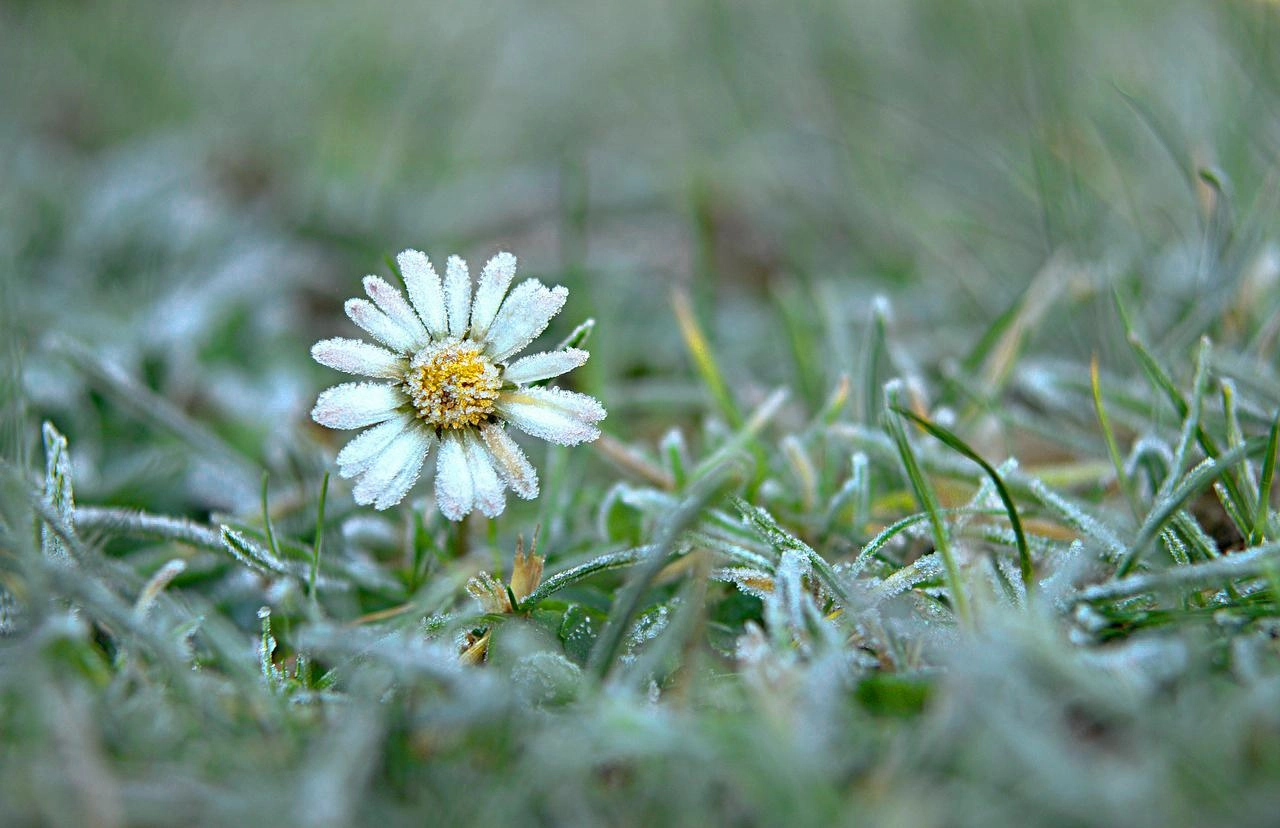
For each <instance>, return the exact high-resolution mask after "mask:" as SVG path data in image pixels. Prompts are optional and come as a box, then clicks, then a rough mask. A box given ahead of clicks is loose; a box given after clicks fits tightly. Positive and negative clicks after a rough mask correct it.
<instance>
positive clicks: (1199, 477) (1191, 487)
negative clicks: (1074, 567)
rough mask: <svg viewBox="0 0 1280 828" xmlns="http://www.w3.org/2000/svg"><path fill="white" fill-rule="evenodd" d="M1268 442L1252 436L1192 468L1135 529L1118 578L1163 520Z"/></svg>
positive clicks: (1134, 562) (1160, 527) (1148, 542)
mask: <svg viewBox="0 0 1280 828" xmlns="http://www.w3.org/2000/svg"><path fill="white" fill-rule="evenodd" d="M1266 445H1267V441H1266V440H1264V439H1263V438H1261V437H1255V438H1253V439H1251V440H1248V441H1246V442H1245V443H1243V444H1241V445H1239V446H1236V447H1235V448H1233V449H1231V450H1230V451H1228V452H1225V453H1224V454H1222V456H1221V457H1218V458H1217V459H1216V460H1215V459H1212V458H1211V459H1208V460H1206V461H1204V462H1203V463H1201V464H1200V465H1199V466H1197V467H1196V468H1195V469H1193V470H1192V471H1191V472H1190V473H1189V474H1188V475H1187V476H1186V477H1185V478H1183V480H1182V482H1181V483H1180V484H1179V485H1178V486H1177V488H1175V489H1174V490H1173V491H1172V492H1171V493H1170V494H1169V496H1168V497H1167V498H1165V499H1164V500H1163V501H1161V502H1160V503H1159V504H1157V506H1156V508H1155V509H1154V510H1153V511H1152V512H1151V514H1150V515H1148V516H1147V519H1146V521H1145V522H1144V523H1143V524H1142V527H1141V528H1140V529H1139V530H1138V535H1137V537H1136V538H1135V540H1134V542H1133V545H1132V546H1131V547H1130V548H1129V551H1128V553H1127V554H1126V556H1125V558H1124V559H1123V560H1122V561H1121V562H1120V566H1119V568H1118V569H1117V570H1116V576H1117V577H1123V576H1125V575H1127V574H1129V572H1130V571H1131V570H1132V569H1133V567H1134V566H1135V565H1137V563H1138V561H1139V560H1140V559H1141V558H1142V556H1143V554H1144V553H1145V552H1146V549H1147V547H1148V546H1150V544H1151V541H1152V540H1153V539H1154V538H1155V537H1156V536H1157V535H1158V534H1160V531H1161V530H1162V529H1163V527H1164V524H1165V521H1167V520H1169V518H1170V517H1172V516H1173V515H1174V514H1175V513H1177V511H1178V510H1179V509H1180V508H1181V507H1182V504H1183V503H1186V502H1187V501H1188V500H1189V499H1191V498H1192V497H1193V496H1195V495H1196V494H1199V493H1200V491H1201V490H1203V489H1204V487H1206V486H1208V485H1210V484H1211V483H1213V482H1214V481H1215V480H1217V479H1219V478H1220V477H1222V476H1223V474H1224V473H1225V472H1226V471H1227V470H1228V469H1230V468H1231V466H1232V465H1234V464H1235V463H1238V462H1240V460H1242V459H1244V458H1245V457H1248V456H1250V455H1251V454H1256V453H1257V452H1259V451H1261V450H1263V449H1264V448H1265V447H1266Z"/></svg>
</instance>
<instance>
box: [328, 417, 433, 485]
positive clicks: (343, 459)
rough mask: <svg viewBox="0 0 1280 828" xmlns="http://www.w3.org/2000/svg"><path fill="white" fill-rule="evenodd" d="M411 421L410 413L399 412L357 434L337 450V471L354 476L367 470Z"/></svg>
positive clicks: (344, 475)
mask: <svg viewBox="0 0 1280 828" xmlns="http://www.w3.org/2000/svg"><path fill="white" fill-rule="evenodd" d="M413 421H414V416H413V415H412V414H400V415H398V416H396V417H392V418H391V419H390V420H387V421H386V422H385V423H381V424H379V425H376V426H374V427H373V428H370V429H367V430H365V431H362V432H360V433H359V434H357V435H356V437H355V439H354V440H352V441H351V442H349V443H347V444H346V445H345V446H343V447H342V451H340V452H338V473H339V474H340V475H342V476H343V477H355V476H356V475H358V474H363V473H364V472H366V471H368V470H369V467H370V466H372V465H373V463H374V461H375V460H377V459H378V455H379V454H381V453H382V450H383V449H385V448H386V447H387V446H388V445H390V443H391V441H392V440H394V439H395V438H396V437H399V436H400V433H401V432H402V431H404V430H405V429H406V428H408V427H409V426H410V425H411V424H412V423H413Z"/></svg>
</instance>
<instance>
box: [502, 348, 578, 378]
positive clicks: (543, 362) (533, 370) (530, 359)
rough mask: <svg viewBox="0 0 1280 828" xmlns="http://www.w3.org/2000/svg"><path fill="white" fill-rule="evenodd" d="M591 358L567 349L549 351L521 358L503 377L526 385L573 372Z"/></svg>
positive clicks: (512, 364)
mask: <svg viewBox="0 0 1280 828" xmlns="http://www.w3.org/2000/svg"><path fill="white" fill-rule="evenodd" d="M588 356H590V354H588V353H587V352H586V351H580V350H578V349H577V348H567V349H565V350H563V351H548V352H546V353H542V354H532V355H530V356H527V357H521V358H520V359H517V360H516V361H515V362H513V363H511V365H509V366H508V367H507V370H506V371H504V372H503V374H502V377H503V379H505V380H506V381H507V382H512V383H515V384H516V385H524V384H525V383H529V382H537V381H538V380H544V379H551V378H552V377H558V376H560V375H561V374H563V373H565V372H567V371H572V370H573V369H574V368H577V367H578V366H579V365H582V364H583V363H585V362H586V361H587V357H588Z"/></svg>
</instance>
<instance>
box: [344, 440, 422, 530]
mask: <svg viewBox="0 0 1280 828" xmlns="http://www.w3.org/2000/svg"><path fill="white" fill-rule="evenodd" d="M432 439H433V438H432V435H431V432H430V431H428V430H427V429H425V428H422V427H420V426H419V427H411V428H408V429H406V430H405V431H403V432H401V433H400V434H399V435H398V436H396V437H395V438H394V439H392V441H391V442H390V443H389V444H388V445H387V446H386V447H385V448H384V449H383V450H382V451H381V452H380V453H379V454H378V455H377V459H376V460H375V461H374V462H373V464H372V465H370V466H369V469H368V470H367V471H366V472H365V473H364V474H362V475H360V478H359V479H358V480H357V481H356V485H355V488H354V489H352V492H351V494H352V497H354V498H355V501H356V503H359V504H361V505H363V506H367V505H369V504H373V507H374V508H375V509H387V508H390V507H391V506H394V505H396V504H397V503H399V502H400V501H401V500H403V499H404V496H405V495H406V494H407V493H408V491H409V489H410V487H412V486H413V484H414V483H415V482H416V481H417V479H418V475H419V474H420V473H421V472H422V463H423V461H424V460H426V457H427V452H428V451H429V450H430V449H431V440H432Z"/></svg>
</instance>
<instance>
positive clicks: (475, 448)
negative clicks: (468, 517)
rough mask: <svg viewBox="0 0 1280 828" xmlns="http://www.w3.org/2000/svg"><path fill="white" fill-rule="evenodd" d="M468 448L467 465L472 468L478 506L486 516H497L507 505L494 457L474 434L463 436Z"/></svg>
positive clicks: (472, 480) (472, 481)
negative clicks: (494, 467)
mask: <svg viewBox="0 0 1280 828" xmlns="http://www.w3.org/2000/svg"><path fill="white" fill-rule="evenodd" d="M463 442H464V446H465V448H466V450H467V465H468V466H469V467H470V468H471V483H472V486H473V488H474V489H475V495H476V506H477V507H478V508H479V509H480V511H481V512H483V513H484V515H485V516H486V517H497V516H498V515H500V514H502V510H503V509H505V508H506V507H507V499H506V498H505V497H504V496H503V494H502V490H503V485H502V481H501V480H499V479H498V473H497V472H495V471H494V470H493V459H492V458H491V457H490V455H489V450H488V449H487V448H485V447H484V443H481V442H480V441H479V440H478V439H477V438H476V436H475V435H474V434H468V435H467V436H466V437H464V438H463Z"/></svg>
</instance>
